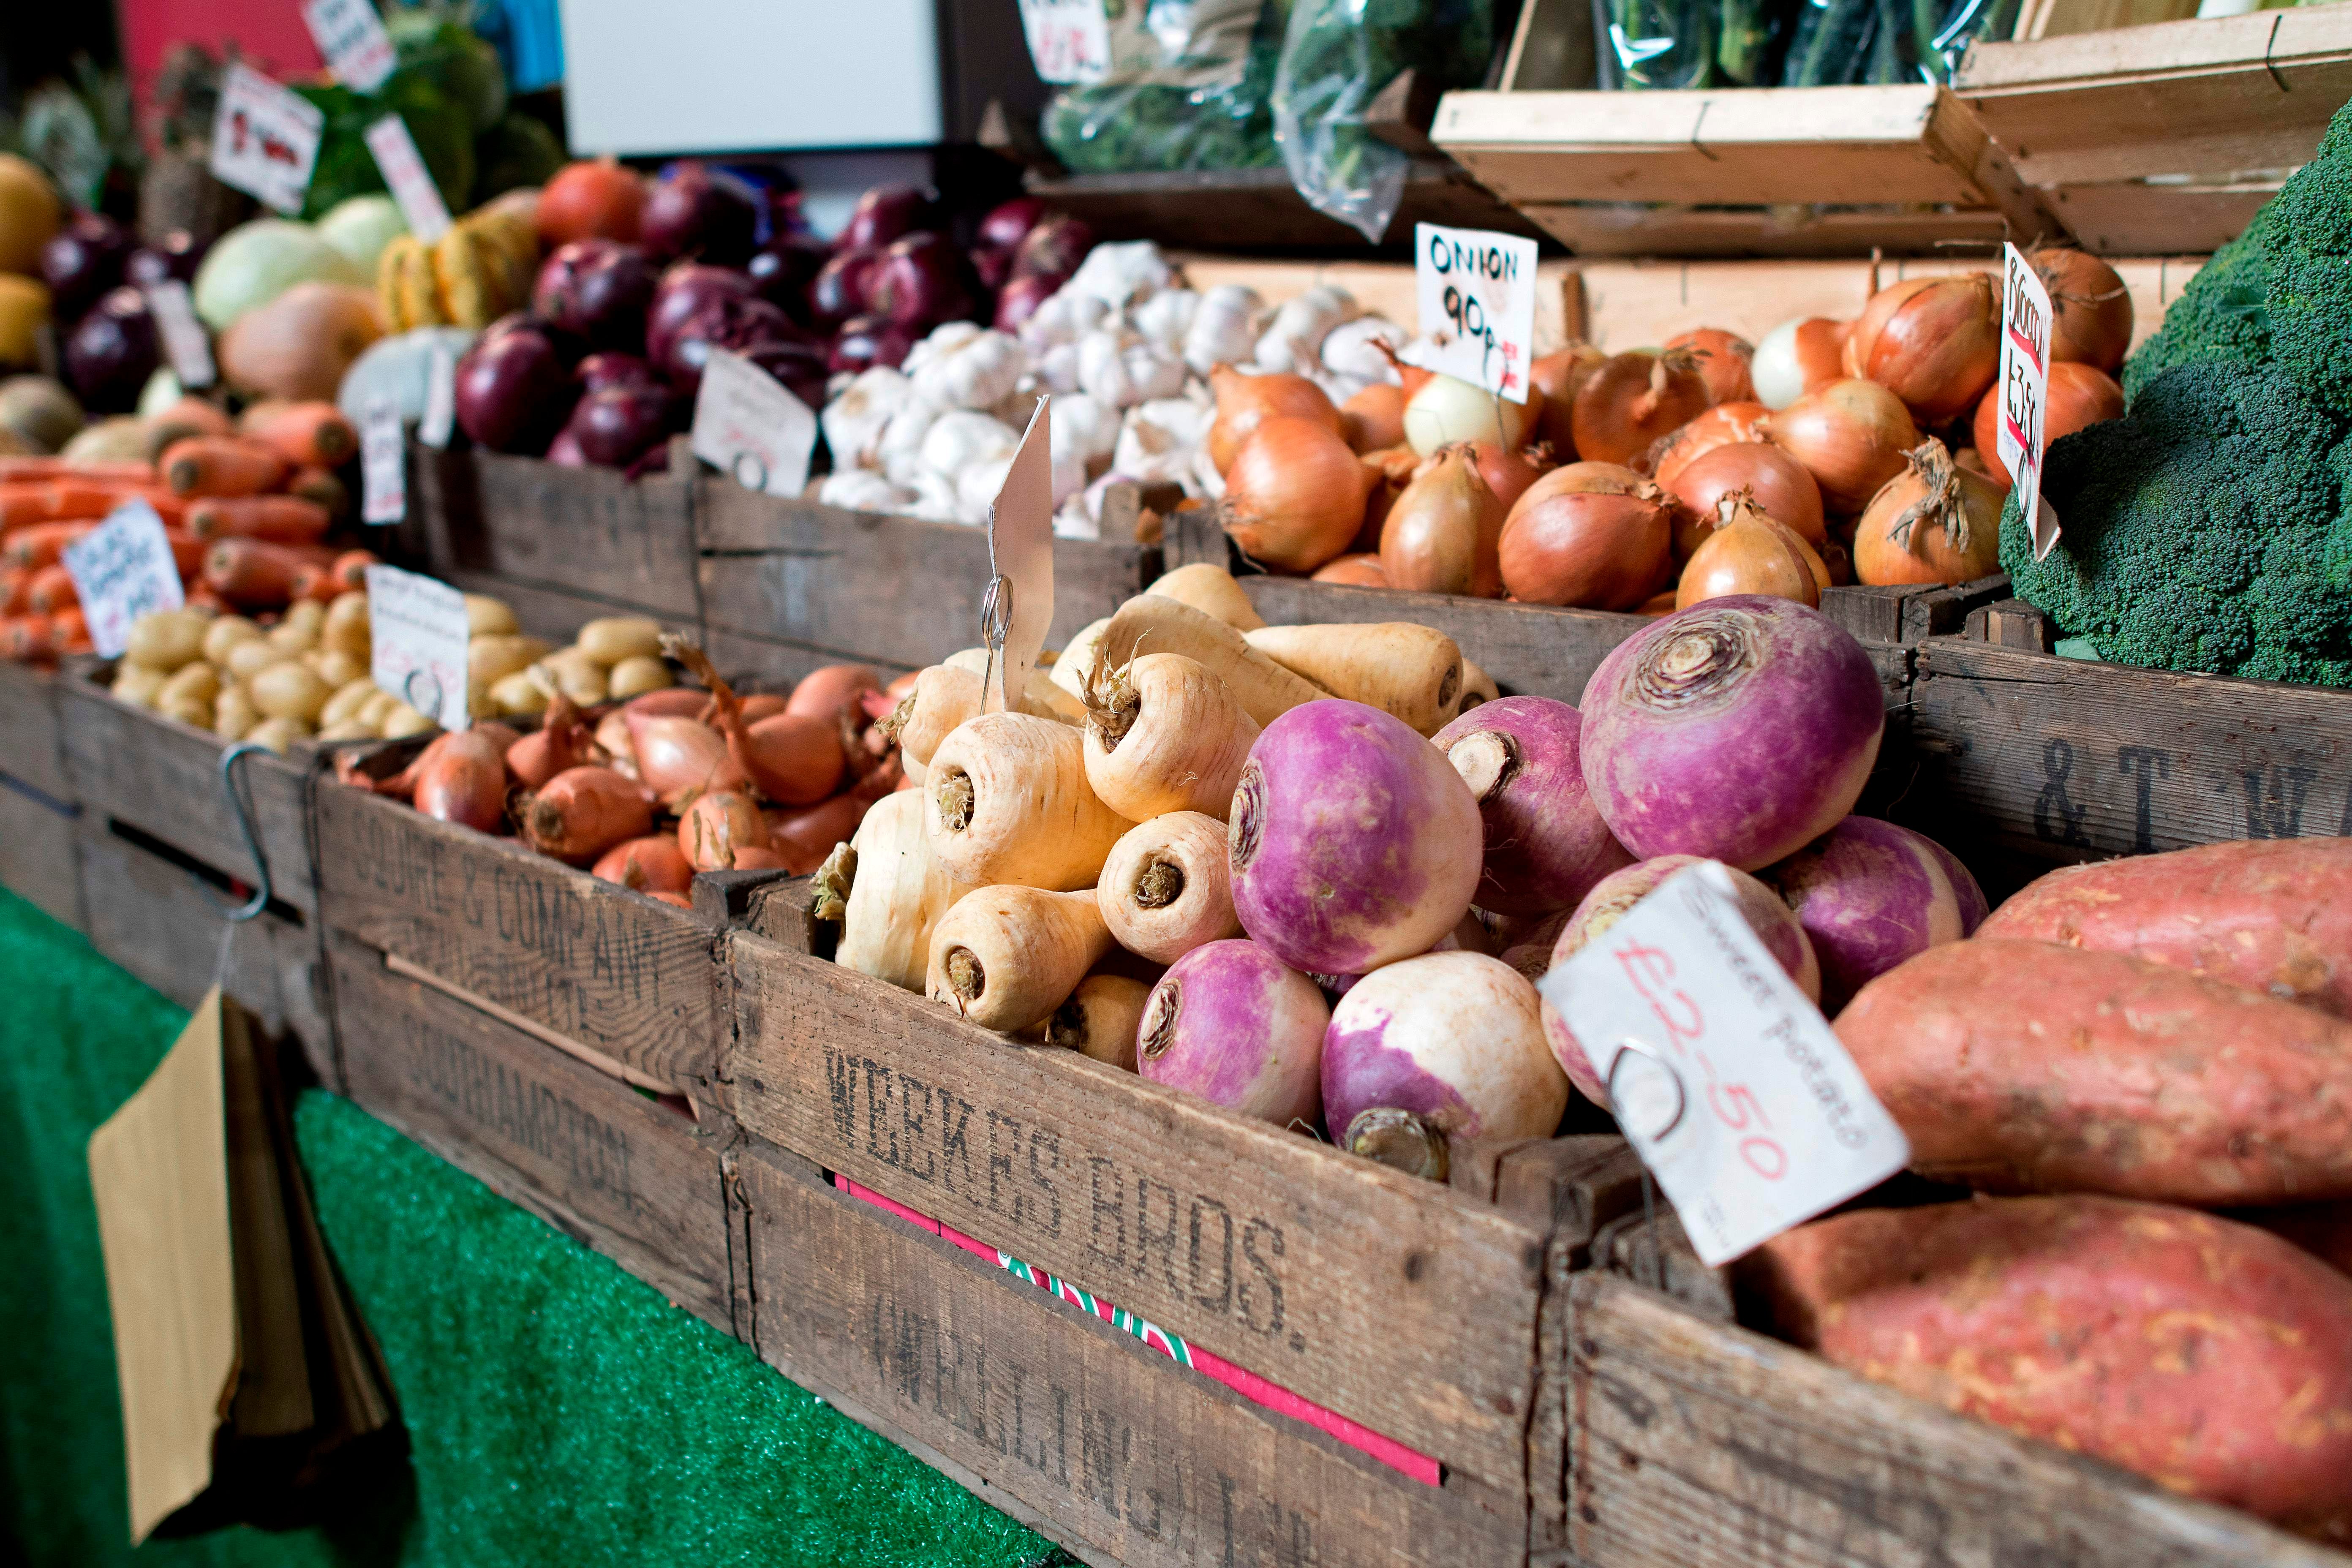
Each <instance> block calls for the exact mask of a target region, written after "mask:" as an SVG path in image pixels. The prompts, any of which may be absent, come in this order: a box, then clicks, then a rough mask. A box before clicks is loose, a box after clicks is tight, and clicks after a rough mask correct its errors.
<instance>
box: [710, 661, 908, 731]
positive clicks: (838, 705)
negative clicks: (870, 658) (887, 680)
mask: <svg viewBox="0 0 2352 1568" xmlns="http://www.w3.org/2000/svg"><path fill="white" fill-rule="evenodd" d="M880 689H882V677H881V674H880V673H879V672H878V671H877V670H876V669H875V668H874V667H873V666H872V665H870V664H828V665H824V666H823V667H821V668H816V669H813V670H811V671H809V672H808V673H807V674H806V675H804V676H803V677H801V679H800V684H799V685H797V686H795V687H793V694H792V696H791V697H790V698H788V699H786V700H785V702H784V706H783V710H784V711H785V712H787V713H805V714H807V715H808V716H809V717H810V718H812V719H828V720H829V719H831V718H833V717H834V716H835V714H837V713H839V712H840V711H841V710H843V709H844V708H846V707H847V706H849V705H850V704H851V703H852V702H855V701H856V700H857V699H858V698H859V697H860V696H861V695H863V694H864V693H866V692H868V691H879V690H880ZM744 716H745V718H746V720H747V721H753V722H756V721H759V720H761V719H763V718H765V717H766V715H765V714H761V713H753V712H752V711H751V702H750V700H748V699H747V700H745V703H744Z"/></svg>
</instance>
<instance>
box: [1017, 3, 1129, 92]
mask: <svg viewBox="0 0 2352 1568" xmlns="http://www.w3.org/2000/svg"><path fill="white" fill-rule="evenodd" d="M1021 29H1022V32H1023V34H1024V36H1025V37H1027V38H1028V40H1029V58H1030V59H1031V60H1032V61H1033V62H1034V63H1035V65H1036V67H1037V75H1038V77H1039V78H1040V79H1043V80H1045V81H1051V82H1094V81H1100V80H1102V79H1103V78H1104V77H1106V76H1108V75H1109V74H1110V66H1111V59H1110V19H1109V17H1108V16H1106V15H1105V14H1104V11H1103V0H1021Z"/></svg>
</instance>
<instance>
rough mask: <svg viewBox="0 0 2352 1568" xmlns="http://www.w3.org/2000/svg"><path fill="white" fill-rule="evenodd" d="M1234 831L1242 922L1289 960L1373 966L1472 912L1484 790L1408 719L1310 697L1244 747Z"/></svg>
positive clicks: (1424, 947) (1344, 970)
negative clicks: (1477, 792) (1473, 787)
mask: <svg viewBox="0 0 2352 1568" xmlns="http://www.w3.org/2000/svg"><path fill="white" fill-rule="evenodd" d="M1230 821H1231V826H1230V829H1229V832H1228V836H1227V838H1226V847H1227V857H1228V860H1229V863H1230V865H1231V867H1232V869H1233V884H1234V913H1235V914H1236V915H1238V916H1239V917H1240V918H1241V922H1242V929H1243V930H1244V931H1247V932H1249V934H1250V936H1251V938H1252V939H1253V940H1254V941H1255V942H1259V943H1261V944H1263V945H1264V946H1265V949H1266V950H1267V951H1268V952H1272V953H1273V954H1274V955H1275V956H1276V958H1279V959H1280V960H1282V962H1283V963H1286V964H1288V965H1289V966H1290V967H1292V968H1293V969H1301V970H1308V971H1312V972H1314V973H1319V974H1365V973H1370V971H1372V970H1375V969H1377V968H1379V967H1380V966H1381V964H1383V963H1395V962H1396V961H1397V960H1398V959H1400V958H1410V957H1412V955H1413V954H1415V953H1419V952H1428V951H1429V949H1430V948H1431V947H1432V946H1433V945H1434V944H1435V943H1436V942H1437V941H1438V939H1440V938H1441V937H1443V936H1444V935H1445V933H1446V932H1448V931H1452V930H1453V929H1454V926H1455V925H1456V924H1458V923H1459V922H1460V921H1461V919H1462V917H1463V916H1464V915H1465V914H1466V913H1468V912H1469V910H1470V900H1471V896H1472V895H1473V894H1474V893H1475V891H1476V890H1477V887H1478V868H1479V861H1480V854H1481V850H1482V847H1483V844H1484V839H1483V837H1482V832H1481V828H1480V825H1479V820H1478V803H1477V801H1476V800H1475V799H1473V798H1472V796H1471V794H1470V786H1469V785H1467V784H1464V783H1463V782H1462V775H1461V774H1459V773H1455V772H1454V769H1453V766H1452V765H1451V764H1450V763H1447V762H1446V760H1445V754H1444V752H1440V751H1439V750H1438V749H1437V748H1436V747H1434V746H1433V745H1431V744H1430V743H1429V742H1427V741H1425V740H1423V738H1422V737H1421V736H1420V735H1419V734H1417V733H1415V732H1414V731H1413V730H1412V727H1411V726H1409V725H1407V724H1406V723H1405V722H1404V721H1402V720H1400V719H1397V718H1394V717H1392V716H1391V715H1390V714H1387V713H1384V712H1382V711H1381V710H1379V709H1377V708H1371V707H1368V706H1366V705H1365V704H1363V703H1361V702H1348V701H1343V700H1339V699H1337V698H1327V699H1324V700H1318V701H1314V702H1307V703H1303V704H1301V705H1300V706H1298V707H1297V708H1293V709H1292V710H1290V711H1288V712H1287V713H1285V714H1283V715H1281V716H1280V717H1279V718H1277V719H1276V720H1275V721H1274V722H1273V723H1271V724H1268V725H1267V726H1266V727H1265V731H1264V732H1263V733H1261V734H1260V735H1259V736H1258V738H1257V741H1256V742H1255V744H1254V745H1252V746H1251V747H1250V754H1249V761H1248V762H1247V763H1244V765H1243V768H1242V775H1241V783H1240V784H1238V785H1237V786H1236V787H1235V788H1234V805H1233V813H1232V816H1231V819H1230Z"/></svg>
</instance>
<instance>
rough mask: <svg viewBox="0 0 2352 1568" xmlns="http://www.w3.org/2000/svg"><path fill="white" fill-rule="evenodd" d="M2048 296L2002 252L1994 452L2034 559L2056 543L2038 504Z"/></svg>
mask: <svg viewBox="0 0 2352 1568" xmlns="http://www.w3.org/2000/svg"><path fill="white" fill-rule="evenodd" d="M2053 319H2054V318H2053V316H2052V313H2051V308H2050V290H2049V289H2045V288H2043V287H2042V279H2041V278H2040V276H2039V275H2038V274H2036V273H2035V272H2034V270H2033V268H2032V264H2031V263H2029V262H2028V261H2027V260H2026V259H2025V257H2024V256H2023V255H2022V254H2021V252H2020V251H2019V250H2018V248H2017V247H2016V246H2014V245H2004V246H2002V247H2001V283H2000V425H1999V426H1997V428H1996V432H1995V434H1994V437H1993V446H1994V447H1995V448H1996V449H1997V450H1998V451H1999V453H2000V462H2001V467H2003V468H2007V469H2008V470H2009V471H2010V474H2011V476H2012V478H2013V479H2015V482H2016V485H2017V514H2018V515H2019V516H2020V517H2021V518H2024V519H2025V520H2026V523H2027V526H2028V527H2029V528H2030V529H2031V530H2032V534H2033V558H2034V559H2035V560H2036V561H2039V560H2041V559H2042V557H2043V556H2045V555H2047V554H2049V553H2050V547H2051V546H2052V545H2053V544H2055V543H2057V542H2058V514H2057V513H2056V512H2055V511H2053V510H2051V508H2050V503H2049V502H2048V501H2045V500H2042V456H2043V452H2044V447H2043V446H2042V418H2043V416H2044V415H2045V414H2046V413H2047V412H2048V409H2049V405H2050V327H2051V323H2052V321H2053Z"/></svg>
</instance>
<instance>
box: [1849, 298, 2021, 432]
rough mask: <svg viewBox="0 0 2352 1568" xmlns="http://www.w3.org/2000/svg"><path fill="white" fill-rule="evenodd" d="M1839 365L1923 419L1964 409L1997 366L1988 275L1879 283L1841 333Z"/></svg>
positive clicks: (1996, 320) (1996, 321) (1933, 420)
mask: <svg viewBox="0 0 2352 1568" xmlns="http://www.w3.org/2000/svg"><path fill="white" fill-rule="evenodd" d="M1845 368H1846V373H1847V374H1850V375H1858V376H1862V377H1864V378H1865V379H1867V380H1871V381H1874V382H1876V383H1878V384H1879V385H1881V386H1883V387H1885V388H1886V390H1887V391H1889V392H1891V393H1893V394H1895V396H1897V397H1899V398H1901V399H1902V400H1903V403H1904V406H1906V407H1907V408H1908V409H1910V410H1911V412H1912V414H1913V415H1914V416H1916V417H1917V418H1919V419H1921V420H1924V421H1925V422H1927V424H1930V425H1940V424H1942V423H1943V422H1944V421H1946V420H1948V419H1957V418H1958V417H1959V416H1961V415H1963V414H1966V413H1967V412H1968V411H1969V409H1971V408H1973V407H1975V406H1976V402H1977V399H1978V398H1979V397H1982V396H1983V395H1984V391H1985V388H1986V387H1988V386H1990V385H1991V384H1992V381H1993V377H1994V376H1995V375H1997V374H2000V291H1999V290H1998V289H1995V288H1994V287H1993V280H1992V276H1991V274H1990V273H1986V272H1970V273H1966V274H1963V275H1962V276H1960V277H1958V278H1906V279H1904V280H1903V281H1902V282H1900V283H1897V284H1895V285H1893V286H1892V287H1890V288H1885V289H1880V290H1879V291H1878V292H1877V293H1875V294H1873V295H1872V296H1871V297H1870V302H1869V303H1868V304H1866V305H1864V307H1863V308H1862V314H1861V315H1860V316H1859V317H1857V318H1856V319H1855V321H1854V323H1853V331H1851V332H1849V333H1847V334H1846V340H1845Z"/></svg>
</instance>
